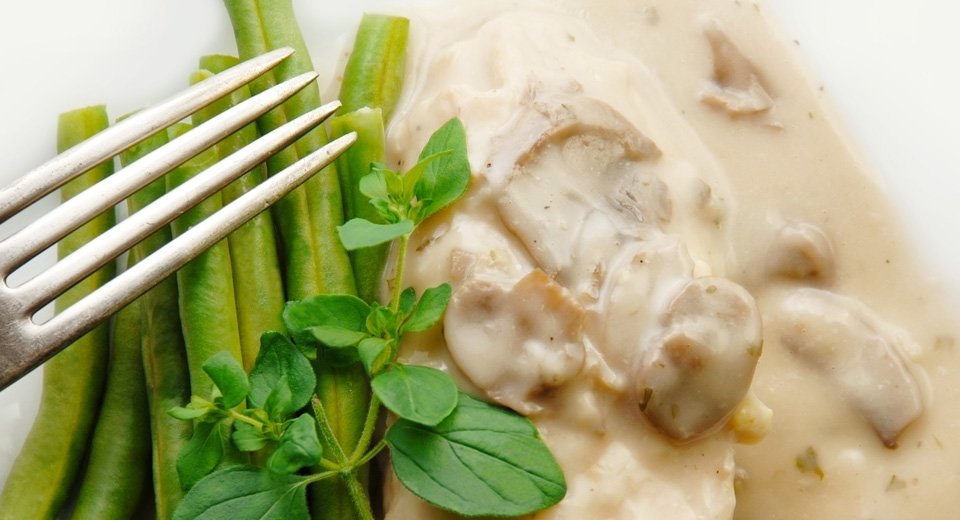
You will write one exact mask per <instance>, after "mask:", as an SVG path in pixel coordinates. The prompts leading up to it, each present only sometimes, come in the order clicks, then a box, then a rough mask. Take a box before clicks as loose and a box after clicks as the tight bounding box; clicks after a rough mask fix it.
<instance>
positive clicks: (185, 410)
mask: <svg viewBox="0 0 960 520" xmlns="http://www.w3.org/2000/svg"><path fill="white" fill-rule="evenodd" d="M209 412H210V408H191V407H189V406H174V407H173V408H171V409H170V410H168V411H167V413H168V414H170V415H171V416H173V417H174V418H176V419H180V420H181V421H191V420H193V419H198V418H200V417H203V416H204V415H207V413H209Z"/></svg>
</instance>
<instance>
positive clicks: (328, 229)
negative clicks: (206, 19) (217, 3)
mask: <svg viewBox="0 0 960 520" xmlns="http://www.w3.org/2000/svg"><path fill="white" fill-rule="evenodd" d="M224 4H225V5H226V8H227V12H228V14H229V15H230V20H231V22H232V24H233V30H234V35H235V36H236V40H237V48H238V50H239V53H240V58H241V59H248V58H251V57H253V56H257V55H259V54H263V53H264V52H267V51H269V50H271V49H275V48H277V47H283V46H289V47H293V48H294V49H295V50H296V52H295V53H294V54H293V56H291V57H290V58H288V59H287V60H285V61H284V62H283V63H281V64H280V65H279V66H278V67H277V68H276V69H275V71H274V73H273V74H266V75H264V76H262V77H261V78H260V79H259V80H257V81H254V82H253V83H251V85H250V87H251V90H252V91H253V92H254V93H256V92H260V91H262V90H264V89H265V88H268V87H269V86H271V85H272V84H274V83H275V82H277V81H282V80H285V79H289V78H291V77H293V76H295V75H297V74H300V73H303V72H308V71H311V70H313V65H312V63H311V61H310V54H309V53H308V51H307V48H306V45H305V44H304V42H303V38H302V36H301V34H300V32H299V31H298V30H297V27H298V26H297V22H296V18H295V17H294V13H293V6H292V5H291V2H290V0H225V1H224ZM318 106H320V91H319V88H318V87H317V85H316V84H311V85H309V86H307V87H306V88H304V89H303V90H302V91H301V92H300V93H298V94H297V95H296V96H294V97H293V98H291V99H290V100H288V101H287V102H286V103H284V104H283V105H282V107H281V109H280V110H273V111H271V112H269V113H268V114H267V115H266V116H265V117H262V118H260V120H259V121H258V124H259V125H260V128H261V131H269V130H272V129H274V128H276V127H277V126H280V125H282V124H283V123H285V122H286V121H287V120H289V119H292V118H294V117H296V116H297V115H300V114H302V113H304V112H306V111H307V110H310V109H313V108H316V107H318ZM324 142H326V135H325V132H324V130H323V128H322V127H317V129H315V130H314V131H312V132H310V133H308V134H307V135H306V136H304V137H303V138H301V139H300V140H299V141H297V143H296V146H294V147H292V148H287V149H286V150H285V151H284V153H283V154H278V155H276V156H275V157H274V158H273V159H272V160H271V161H268V162H267V167H268V169H269V170H270V173H271V174H272V173H276V172H278V171H280V170H281V169H283V168H284V167H286V166H288V165H289V164H291V163H292V162H294V161H295V160H296V159H297V158H299V157H303V156H304V155H306V154H307V153H309V152H311V151H313V150H315V149H317V148H319V147H320V146H321V145H322V144H323V143H324ZM299 192H300V190H298V191H297V192H295V193H299ZM302 194H303V197H304V198H303V199H302V200H300V199H297V200H298V202H297V206H296V208H297V212H296V214H287V212H288V209H287V208H286V206H285V205H284V206H276V207H277V213H276V216H277V224H278V226H279V228H280V235H281V239H282V241H283V242H284V248H285V253H286V256H287V261H286V264H285V270H286V275H287V298H288V299H292V300H297V299H301V298H304V297H307V296H312V295H315V294H320V293H324V292H339V293H353V292H354V291H355V290H356V289H355V286H354V281H353V271H352V269H350V260H349V258H348V256H347V253H346V251H345V250H344V249H343V247H342V245H341V244H340V241H339V238H338V237H337V234H336V227H337V226H338V225H340V224H342V223H343V207H342V201H341V198H340V186H339V180H338V178H337V174H336V169H335V168H334V167H333V166H328V167H327V168H324V169H323V170H321V171H320V173H318V174H317V175H315V176H314V177H312V178H311V179H310V180H309V181H307V183H306V185H305V186H304V188H303V191H302ZM301 247H302V249H300V248H301ZM307 247H309V248H310V249H309V252H307V250H306V248H307ZM306 255H309V257H307V256H306ZM311 268H312V269H313V275H312V277H311V276H310V275H309V273H308V272H307V271H308V269H311Z"/></svg>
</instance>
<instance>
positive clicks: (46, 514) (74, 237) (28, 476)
mask: <svg viewBox="0 0 960 520" xmlns="http://www.w3.org/2000/svg"><path fill="white" fill-rule="evenodd" d="M108 125H109V119H108V118H107V113H106V109H104V107H102V106H98V107H87V108H81V109H78V110H74V111H71V112H67V113H64V114H62V115H61V116H60V121H59V126H58V133H57V148H58V149H59V150H60V151H63V150H66V149H67V148H70V147H71V146H73V145H75V144H77V143H79V142H80V141H83V140H84V139H86V138H88V137H90V136H91V135H93V134H95V133H97V132H99V131H100V130H102V129H104V128H106V127H107V126H108ZM112 172H113V162H112V161H108V162H106V163H104V164H101V165H99V166H97V167H95V168H93V169H92V170H90V171H89V172H87V173H85V174H83V175H81V176H80V177H78V178H76V179H74V180H73V181H71V182H69V183H67V184H66V185H65V186H64V187H63V188H62V189H61V197H62V198H63V199H64V200H65V199H69V198H70V197H73V196H74V195H76V194H77V193H79V192H81V191H83V190H84V189H85V188H87V187H88V186H91V185H92V184H95V183H96V182H99V181H100V180H102V179H104V178H105V177H107V176H108V175H110V173H112ZM114 221H115V218H114V215H113V210H112V209H110V210H109V211H106V212H104V213H103V214H101V215H99V216H97V217H96V218H94V219H93V220H91V221H90V222H88V223H86V224H84V225H83V226H81V227H80V228H79V229H77V230H76V231H74V232H73V233H71V234H69V235H68V236H67V237H65V238H64V239H63V240H61V241H60V243H59V245H58V247H57V252H58V256H59V257H61V258H63V257H65V256H66V255H68V254H70V253H71V252H72V251H75V250H76V249H77V248H78V247H80V246H81V245H83V244H84V243H86V242H88V241H89V240H90V239H92V238H93V237H96V236H97V235H99V234H101V233H103V232H104V231H106V230H107V229H109V228H110V226H112V225H113V223H114ZM115 270H116V269H115V267H114V265H113V263H109V264H107V265H106V266H104V267H103V268H101V269H99V270H98V271H97V272H96V273H94V274H93V275H91V276H89V277H87V278H86V279H85V280H83V281H82V282H80V283H79V284H77V285H76V286H74V287H73V288H71V289H70V290H69V291H67V292H66V293H65V294H64V295H63V296H61V297H60V298H58V299H57V302H56V304H55V307H56V309H57V310H62V309H64V308H66V307H69V306H70V305H71V304H73V303H75V302H77V301H78V300H79V299H80V298H82V297H83V296H85V295H86V294H89V293H90V292H92V291H93V290H95V289H96V288H97V287H99V286H101V285H103V284H104V283H106V281H107V280H109V279H110V278H111V277H112V276H113V275H114V273H115ZM109 347H110V334H109V324H107V323H104V324H102V325H100V326H98V327H97V328H95V329H94V330H92V331H91V332H89V333H87V334H86V335H84V336H83V337H81V338H80V339H78V340H77V341H76V342H74V343H73V344H71V345H70V346H69V347H67V348H66V349H65V350H63V351H62V352H60V353H59V354H57V355H56V356H54V357H53V358H51V359H50V360H49V361H48V362H47V363H46V364H45V365H44V368H43V394H42V396H41V400H40V410H39V412H38V415H37V419H36V421H35V422H34V423H33V427H32V429H31V431H30V434H29V435H28V437H27V440H26V442H25V444H24V446H23V449H22V450H21V452H20V455H19V456H18V457H17V459H16V461H15V462H14V464H13V468H12V469H11V472H10V475H9V476H8V477H7V483H6V485H5V486H4V489H3V493H2V494H0V519H3V520H23V519H25V518H31V519H32V518H54V517H55V516H57V515H58V514H59V513H60V509H61V507H62V506H63V503H64V501H65V499H66V498H67V493H68V490H69V489H70V487H71V486H72V485H73V482H74V480H75V478H76V476H77V473H78V469H79V464H80V461H81V459H82V458H83V454H84V451H85V449H86V446H87V443H88V442H89V438H90V433H91V431H92V429H93V424H94V420H95V418H96V414H97V407H98V405H99V404H100V399H101V396H102V393H103V381H104V372H105V367H106V365H107V358H108V352H109Z"/></svg>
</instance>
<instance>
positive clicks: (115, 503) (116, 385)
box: [71, 255, 150, 520]
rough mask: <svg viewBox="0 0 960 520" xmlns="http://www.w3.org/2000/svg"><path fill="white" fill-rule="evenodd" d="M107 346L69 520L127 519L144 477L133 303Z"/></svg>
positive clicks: (144, 419)
mask: <svg viewBox="0 0 960 520" xmlns="http://www.w3.org/2000/svg"><path fill="white" fill-rule="evenodd" d="M134 257H135V255H130V258H131V259H132V258H134ZM133 263H134V262H132V261H131V262H129V265H133ZM112 347H113V348H112V349H111V358H110V365H109V369H108V374H107V388H106V391H105V392H104V398H103V405H102V406H101V407H100V416H99V417H98V418H97V426H96V429H95V430H94V433H93V442H92V443H91V446H90V458H89V460H88V461H87V465H86V469H85V471H84V475H83V478H82V479H81V482H80V490H79V492H78V494H77V501H76V504H75V505H74V508H73V513H72V515H71V518H72V519H74V520H85V519H89V520H113V519H116V520H126V519H129V518H133V517H134V514H135V513H136V511H137V508H138V507H139V506H140V501H141V498H142V497H143V492H144V490H145V489H146V486H147V478H148V476H149V474H150V471H149V468H150V418H149V417H148V416H147V414H148V410H149V409H148V406H147V390H146V385H145V382H144V374H143V357H142V355H141V352H140V300H139V299H137V300H134V301H133V302H132V303H130V304H129V305H127V306H126V307H124V308H123V309H121V310H120V311H119V312H118V313H117V315H116V316H115V317H114V323H113V345H112Z"/></svg>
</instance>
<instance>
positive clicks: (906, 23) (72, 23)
mask: <svg viewBox="0 0 960 520" xmlns="http://www.w3.org/2000/svg"><path fill="white" fill-rule="evenodd" d="M462 1H467V0H462ZM624 1H631V2H635V1H639V0H624ZM730 1H733V0H730ZM8 3H10V4H11V5H8V6H5V9H4V15H3V16H2V17H0V71H2V72H0V78H2V80H0V164H2V166H0V185H5V184H7V183H9V182H10V181H11V180H12V179H14V178H16V177H17V176H19V175H22V174H23V173H24V172H26V171H28V170H29V169H30V168H31V167H34V166H36V165H38V164H40V163H41V162H43V161H44V160H45V159H47V158H49V157H50V156H52V155H53V154H54V152H55V137H54V136H55V133H56V117H57V114H59V113H60V112H63V111H65V110H70V109H73V108H76V107H78V106H83V105H87V104H99V103H107V104H108V106H109V109H110V113H111V116H112V117H115V116H118V115H120V114H122V113H124V112H127V111H130V110H134V109H136V108H138V107H141V106H143V105H145V104H149V103H150V102H153V101H156V100H159V99H162V98H164V97H166V96H167V95H169V94H171V93H173V92H175V91H177V90H179V89H180V88H182V87H183V86H184V85H185V84H186V77H187V75H188V74H189V73H190V72H191V71H192V70H193V68H194V67H195V64H196V59H197V57H198V56H200V55H202V54H209V53H216V52H227V53H233V52H234V47H233V43H232V41H233V40H232V34H231V32H230V26H229V23H228V20H227V18H226V14H225V12H224V11H223V8H222V6H221V2H220V1H217V0H33V1H31V2H15V3H12V2H8ZM342 3H344V4H346V2H342ZM383 3H385V2H382V1H377V0H366V1H357V0H350V2H349V7H344V6H342V5H341V6H338V7H331V6H332V5H333V4H334V3H333V2H331V1H327V0H294V4H295V6H296V8H297V9H298V16H299V19H300V23H301V26H302V27H303V30H304V33H305V35H306V37H307V40H308V44H309V45H310V48H311V52H312V53H313V56H314V58H315V62H316V63H317V64H320V63H331V62H332V61H334V60H335V57H336V54H337V52H339V50H340V49H341V48H342V46H343V43H344V41H345V40H346V39H347V38H348V35H349V33H350V31H351V30H352V28H353V27H354V26H355V23H356V21H357V20H358V19H359V15H360V12H361V11H362V10H363V9H365V8H372V7H375V6H377V5H381V4H383ZM767 5H768V6H769V8H770V9H773V10H774V11H775V12H776V13H777V14H778V15H779V17H780V19H781V23H782V24H783V26H784V28H785V29H786V31H787V32H788V33H789V34H790V35H791V36H792V37H793V38H795V39H797V40H798V41H799V43H800V46H801V49H803V51H804V53H805V54H806V56H807V57H808V59H809V63H810V65H811V66H812V67H813V68H814V70H815V73H816V75H817V76H819V77H820V78H821V83H822V84H824V85H825V87H826V89H827V91H828V93H829V94H830V97H831V98H832V99H833V101H834V102H835V104H836V106H837V108H838V110H839V111H840V112H841V114H842V116H843V119H845V121H846V123H847V125H848V127H849V129H850V131H851V133H852V135H853V137H854V139H855V140H856V142H857V143H858V144H859V146H860V147H861V148H862V149H863V150H864V151H865V153H866V157H867V159H868V160H869V161H870V162H871V166H872V167H873V169H874V170H875V171H876V172H877V173H878V174H880V175H881V176H882V178H883V179H884V182H885V183H886V184H887V185H888V187H889V190H890V192H891V194H892V196H893V198H894V199H895V200H896V201H897V202H898V203H899V205H900V208H901V211H902V212H903V214H904V217H905V218H906V219H908V220H909V221H910V222H912V223H914V224H915V225H916V227H917V229H918V231H917V235H918V238H917V239H918V241H920V242H921V243H922V245H923V248H922V251H923V252H924V254H926V255H929V256H931V257H932V258H933V259H934V261H935V262H936V263H938V264H939V265H940V266H941V267H942V269H943V271H944V273H945V274H946V275H947V276H948V278H947V280H948V281H949V282H950V283H953V284H955V285H957V286H958V287H960V264H958V261H960V239H958V238H957V235H958V232H957V226H958V224H960V207H958V204H957V203H956V202H955V200H956V197H957V194H958V193H960V166H958V164H960V96H958V94H957V92H958V91H960V66H958V63H960V60H958V57H957V54H958V52H960V30H958V29H957V24H956V20H957V19H960V3H955V2H950V1H947V0H913V1H911V2H904V1H902V0H873V1H870V0H804V1H795V0H768V2H767ZM320 72H321V88H323V87H324V86H325V85H326V84H327V83H329V82H330V80H331V78H330V69H329V68H324V67H321V70H320ZM50 207H52V202H48V203H45V204H43V205H42V206H41V207H40V208H38V209H37V210H36V211H46V210H48V209H49V208H50ZM26 218H29V216H28V217H26ZM24 220H25V219H18V220H16V221H14V222H12V223H8V224H7V225H5V226H0V236H5V235H6V234H9V232H10V230H11V228H12V227H16V226H17V225H19V223H22V222H23V221H24ZM0 254H3V252H2V251H0ZM46 261H49V260H46ZM0 348H2V345H0ZM37 376H38V373H37V372H35V373H34V374H31V376H28V378H26V379H24V380H23V381H21V382H20V383H18V384H17V385H15V386H14V387H11V388H10V389H8V390H6V391H4V392H0V482H2V481H3V480H4V479H5V477H6V474H7V472H8V471H9V466H10V464H11V462H12V458H13V456H14V455H15V453H16V451H17V450H18V449H19V445H20V443H21V442H22V438H23V435H25V432H26V430H27V428H29V422H30V417H31V416H32V415H33V414H34V413H35V408H36V403H37V399H38V395H37V389H38V377H37Z"/></svg>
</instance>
